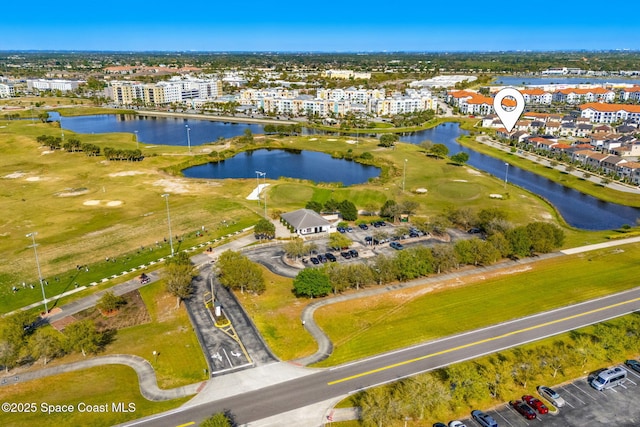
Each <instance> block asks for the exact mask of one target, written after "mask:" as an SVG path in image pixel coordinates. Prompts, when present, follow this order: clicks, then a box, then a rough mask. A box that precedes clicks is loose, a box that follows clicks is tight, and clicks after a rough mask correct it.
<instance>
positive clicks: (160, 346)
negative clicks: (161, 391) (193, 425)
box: [0, 281, 207, 426]
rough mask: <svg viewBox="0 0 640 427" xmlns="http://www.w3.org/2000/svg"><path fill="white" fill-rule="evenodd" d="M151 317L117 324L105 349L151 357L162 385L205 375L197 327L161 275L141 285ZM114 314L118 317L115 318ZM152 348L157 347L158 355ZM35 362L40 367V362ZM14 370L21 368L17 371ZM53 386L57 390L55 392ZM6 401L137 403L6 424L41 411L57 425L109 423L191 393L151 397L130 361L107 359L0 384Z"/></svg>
mask: <svg viewBox="0 0 640 427" xmlns="http://www.w3.org/2000/svg"><path fill="white" fill-rule="evenodd" d="M140 294H141V296H142V299H143V301H144V305H145V307H146V311H147V312H148V315H149V317H150V320H151V321H150V322H147V323H142V324H138V325H135V326H130V327H126V328H124V329H119V330H118V331H117V333H116V334H115V337H114V340H113V342H111V343H110V344H108V345H107V347H106V348H105V350H104V351H103V352H101V353H100V355H103V354H135V355H138V356H140V357H142V358H145V359H147V360H148V361H149V362H150V363H151V364H152V365H153V366H154V368H155V370H156V375H157V379H158V385H159V387H160V388H174V387H180V386H183V385H187V384H192V383H195V382H198V381H204V380H205V379H207V376H206V375H205V373H204V369H205V368H206V367H207V365H206V362H205V360H204V358H203V355H202V351H201V350H200V345H199V344H198V341H197V338H196V336H195V334H194V333H193V330H192V328H191V324H190V322H189V318H188V316H187V313H186V310H185V308H184V306H181V307H180V308H179V309H176V307H175V298H174V297H172V296H170V295H169V294H167V293H166V292H165V290H164V282H163V281H158V282H155V283H153V284H151V285H149V286H146V287H144V288H142V289H140ZM114 320H115V319H114ZM153 351H157V352H158V358H157V361H156V360H154V358H153V356H152V354H153ZM82 359H83V357H82V355H80V354H72V355H69V356H65V357H63V358H60V359H54V360H53V361H52V362H51V363H49V364H48V366H55V365H59V364H65V363H70V362H73V361H77V360H82ZM37 363H38V365H34V366H32V367H31V368H30V369H38V368H39V367H40V366H41V365H40V364H39V363H40V362H37ZM14 374H17V373H15V372H14ZM52 390H54V391H55V393H52ZM0 398H1V399H2V401H3V402H5V401H6V402H35V403H36V404H37V405H38V408H39V407H40V404H41V403H43V402H45V403H48V404H51V405H70V404H71V405H74V406H76V405H77V404H78V403H80V402H83V403H87V404H92V405H93V404H96V405H100V404H105V403H106V404H108V406H109V409H111V403H112V402H115V403H118V402H125V403H126V404H128V403H134V404H135V408H136V409H135V412H131V413H114V412H111V411H110V412H108V413H98V414H96V413H81V412H78V411H76V412H74V413H72V414H52V415H43V414H42V413H41V412H36V413H33V414H24V413H23V414H5V415H4V416H3V425H5V426H24V425H37V424H39V423H41V421H42V419H43V417H46V419H47V422H53V423H55V424H58V425H69V426H71V425H95V426H108V425H113V424H117V423H121V422H125V421H127V420H131V419H135V418H140V417H143V416H146V415H151V414H154V413H158V412H161V411H165V410H169V409H172V408H175V407H177V406H180V405H181V404H183V403H184V402H186V401H187V400H188V399H189V398H188V397H187V398H181V399H175V400H171V401H167V402H150V401H148V400H146V399H145V398H144V397H142V395H141V394H140V391H139V388H138V378H137V376H136V373H135V372H134V371H133V370H132V369H131V368H129V367H126V366H119V365H109V366H103V367H98V368H92V369H86V370H82V371H78V372H72V373H66V374H61V375H56V376H52V377H47V378H43V379H39V380H34V381H30V382H27V383H20V384H16V385H12V386H5V387H2V388H0Z"/></svg>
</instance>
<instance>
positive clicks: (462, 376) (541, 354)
mask: <svg viewBox="0 0 640 427" xmlns="http://www.w3.org/2000/svg"><path fill="white" fill-rule="evenodd" d="M639 343H640V315H638V313H635V314H632V315H629V316H627V317H624V318H621V319H617V320H615V321H612V322H607V323H600V324H597V325H595V326H594V327H592V328H590V329H589V330H581V331H572V332H570V333H569V334H568V337H565V338H559V339H557V340H554V341H553V342H550V343H545V344H535V345H533V346H531V345H530V346H523V347H518V348H514V349H512V350H508V351H505V352H501V353H497V354H494V355H491V356H488V357H484V358H482V359H477V360H472V361H468V362H462V363H457V364H454V365H451V366H448V367H447V368H444V369H439V370H436V371H433V372H430V373H427V374H421V375H417V376H415V377H412V378H409V379H406V380H402V381H399V382H396V383H393V384H389V385H385V386H382V387H376V388H373V389H370V390H367V391H364V392H362V393H360V394H358V395H357V396H356V397H355V398H354V399H353V401H354V403H355V404H356V405H357V406H359V407H360V409H361V418H360V421H361V425H362V426H367V427H368V426H402V425H403V422H404V420H405V418H406V417H409V418H412V419H413V420H414V421H422V420H429V425H431V423H432V422H435V421H437V420H435V419H434V418H435V417H436V416H437V415H439V416H441V417H444V416H449V418H451V417H453V416H455V415H456V414H460V412H461V411H462V410H463V409H464V408H468V409H469V410H470V409H471V408H474V407H478V406H491V405H494V404H498V403H501V402H505V401H508V400H510V399H514V398H515V397H516V396H521V395H523V394H531V389H533V388H534V387H535V386H537V385H540V384H554V383H557V382H558V380H559V379H558V375H560V377H561V378H563V379H565V378H576V377H580V376H582V375H583V373H584V372H585V371H589V370H593V369H597V368H600V367H601V366H602V365H606V364H613V363H619V362H620V361H622V360H624V359H625V358H627V357H630V356H634V355H636V354H638V352H639V351H640V344H639ZM436 414H437V415H436ZM420 425H422V424H420Z"/></svg>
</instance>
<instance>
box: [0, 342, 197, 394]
mask: <svg viewBox="0 0 640 427" xmlns="http://www.w3.org/2000/svg"><path fill="white" fill-rule="evenodd" d="M104 365H125V366H129V367H130V368H132V369H133V370H135V371H136V374H137V375H138V383H139V385H140V393H141V394H142V395H143V396H144V397H145V398H146V399H148V400H151V401H154V402H161V401H164V400H172V399H177V398H180V397H186V396H191V395H194V394H196V393H198V391H199V390H200V389H201V388H202V387H204V386H205V384H206V382H204V381H203V382H199V383H195V384H190V385H187V386H183V387H177V388H172V389H168V390H163V389H161V388H159V387H158V382H157V380H156V373H155V370H154V369H153V366H151V364H150V363H149V362H148V361H146V360H145V359H143V358H142V357H138V356H134V355H130V354H114V355H110V356H99V357H92V358H91V359H87V360H82V361H80V362H75V363H69V364H66V365H59V366H52V367H50V368H45V369H40V370H38V371H32V372H26V373H22V374H14V375H11V376H7V377H4V378H3V379H2V380H1V381H0V384H1V385H12V384H17V383H22V382H26V381H31V380H35V379H39V378H45V377H49V376H52V375H58V374H63V373H66V372H74V371H79V370H82V369H89V368H95V367H97V366H104Z"/></svg>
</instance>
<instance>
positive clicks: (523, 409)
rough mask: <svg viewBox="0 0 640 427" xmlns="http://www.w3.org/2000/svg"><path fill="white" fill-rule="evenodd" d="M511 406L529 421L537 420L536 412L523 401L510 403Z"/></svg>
mask: <svg viewBox="0 0 640 427" xmlns="http://www.w3.org/2000/svg"><path fill="white" fill-rule="evenodd" d="M509 405H511V406H512V407H513V409H515V410H516V411H518V413H520V415H522V416H523V417H525V418H526V419H528V420H533V419H535V418H536V412H535V411H534V410H533V409H531V408H530V407H529V405H527V404H526V403H524V402H523V401H522V400H512V401H511V402H509Z"/></svg>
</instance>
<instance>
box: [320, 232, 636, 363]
mask: <svg viewBox="0 0 640 427" xmlns="http://www.w3.org/2000/svg"><path fill="white" fill-rule="evenodd" d="M639 260H640V245H637V244H633V245H624V246H620V247H618V248H610V249H606V250H599V251H594V252H588V253H584V254H579V255H574V256H562V257H558V258H553V259H549V260H544V261H541V262H537V263H533V264H529V265H524V266H523V265H521V266H515V267H510V268H508V269H505V270H502V271H499V272H497V273H496V274H492V275H491V276H487V275H484V274H479V275H475V276H472V277H468V278H462V279H461V280H460V281H458V280H452V281H450V282H448V283H443V284H442V286H441V287H440V288H439V289H434V290H428V289H425V288H414V289H410V290H404V291H397V292H390V293H386V294H384V295H380V296H376V297H371V298H363V299H358V300H352V301H348V302H343V303H338V304H333V305H330V306H327V307H323V308H321V309H319V310H318V311H316V313H315V318H316V321H317V322H318V324H319V325H320V326H321V327H322V329H323V330H324V331H325V332H326V333H327V334H328V335H329V336H330V338H331V340H332V341H333V343H334V345H335V347H334V352H333V354H332V355H331V357H329V358H328V359H327V360H326V361H325V362H322V363H321V364H320V365H321V366H332V365H336V364H340V363H344V362H347V361H350V360H354V359H358V358H361V357H365V356H371V355H373V354H377V353H379V352H381V351H386V350H392V349H395V348H400V347H404V346H407V345H411V344H415V343H418V342H422V341H426V340H431V339H434V338H437V337H442V336H446V335H450V334H454V333H458V332H463V331H465V330H468V329H470V328H477V327H482V326H486V325H489V324H494V323H498V322H502V321H506V320H509V319H514V318H518V317H522V316H526V315H529V314H533V313H537V312H540V311H544V310H549V309H552V308H556V307H560V306H564V305H568V304H572V303H576V302H579V301H585V300H588V299H592V298H596V297H599V296H602V295H606V294H610V293H614V292H617V291H621V290H624V289H629V288H633V287H635V286H637V284H638V281H637V276H638V274H639V273H640V268H638V267H637V265H638V261H639Z"/></svg>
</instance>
